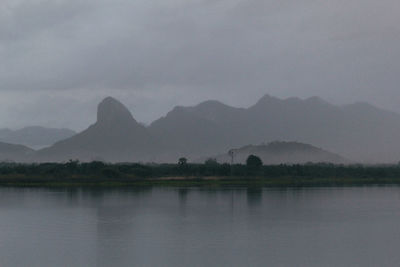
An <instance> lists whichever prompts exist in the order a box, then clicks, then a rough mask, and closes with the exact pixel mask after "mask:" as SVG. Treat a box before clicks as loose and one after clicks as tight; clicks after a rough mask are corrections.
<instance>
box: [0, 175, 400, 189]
mask: <svg viewBox="0 0 400 267" xmlns="http://www.w3.org/2000/svg"><path fill="white" fill-rule="evenodd" d="M372 185H400V177H399V178H383V177H381V178H379V177H377V178H370V177H368V178H354V177H325V178H324V177H277V178H265V177H224V176H210V177H201V178H200V177H184V176H174V177H159V178H140V179H137V178H133V179H130V178H124V179H104V178H98V179H97V178H93V177H91V178H89V177H81V178H79V177H74V178H34V177H29V178H27V177H24V178H22V179H21V178H20V177H18V178H15V179H13V178H10V177H7V179H4V178H3V177H0V187H142V186H168V187H193V186H200V187H202V186H210V187H224V186H233V187H234V186H244V187H314V186H318V187H331V186H372Z"/></svg>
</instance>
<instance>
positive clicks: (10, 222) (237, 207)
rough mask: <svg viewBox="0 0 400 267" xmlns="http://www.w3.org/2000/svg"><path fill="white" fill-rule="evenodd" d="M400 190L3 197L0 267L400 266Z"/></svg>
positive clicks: (67, 192)
mask: <svg viewBox="0 0 400 267" xmlns="http://www.w3.org/2000/svg"><path fill="white" fill-rule="evenodd" d="M399 247H400V188H399V187H389V186H385V187H379V186H376V187H343V188H341V187H327V188H280V189H279V188H277V189H273V188H218V189H212V188H173V187H153V188H150V187H149V188H139V189H137V188H136V189H135V188H114V189H101V188H92V189H90V188H70V189H62V188H52V189H41V188H4V187H3V188H0V266H398V265H399V264H400V253H399Z"/></svg>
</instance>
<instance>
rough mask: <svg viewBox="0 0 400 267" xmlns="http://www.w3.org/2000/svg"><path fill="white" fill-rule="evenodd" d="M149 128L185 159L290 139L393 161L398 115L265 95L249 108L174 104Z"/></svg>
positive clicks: (399, 154) (398, 151) (398, 153)
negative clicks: (174, 106)
mask: <svg viewBox="0 0 400 267" xmlns="http://www.w3.org/2000/svg"><path fill="white" fill-rule="evenodd" d="M149 130H150V132H152V133H153V134H154V135H156V136H161V139H162V142H164V143H166V144H168V146H169V147H170V148H172V149H175V151H178V152H177V153H172V154H171V155H174V156H176V155H175V154H179V153H180V155H182V156H183V155H184V156H186V157H188V158H199V157H202V156H208V155H212V154H217V153H219V152H220V151H227V150H228V149H229V148H231V147H240V146H243V145H246V144H257V143H258V144H259V143H262V142H272V141H274V140H295V141H298V142H302V143H308V144H313V145H316V146H318V147H324V148H326V149H328V150H329V151H335V152H336V153H339V154H340V155H343V156H344V157H346V158H348V159H354V160H357V161H363V162H398V160H399V159H400V142H398V140H399V137H400V115H399V114H396V113H393V112H389V111H386V110H382V109H379V108H376V107H374V106H372V105H369V104H365V103H356V104H352V105H346V106H335V105H332V104H330V103H328V102H326V101H324V100H322V99H320V98H318V97H312V98H309V99H305V100H302V99H300V98H288V99H279V98H275V97H271V96H269V95H266V96H264V97H262V98H261V99H260V100H259V101H258V102H257V103H256V104H255V105H253V106H251V107H249V108H234V107H230V106H227V105H224V104H222V103H219V102H216V101H207V102H204V103H201V104H199V105H197V106H194V107H177V108H175V109H173V110H172V111H171V112H169V113H168V114H167V115H166V116H165V117H162V118H160V119H158V120H156V121H155V122H153V123H152V124H151V125H150V127H149Z"/></svg>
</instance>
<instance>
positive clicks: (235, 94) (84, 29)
mask: <svg viewBox="0 0 400 267" xmlns="http://www.w3.org/2000/svg"><path fill="white" fill-rule="evenodd" d="M399 14H400V1H398V0H380V1H376V0H332V1H326V0H280V1H276V0H152V1H148V0H2V1H0V127H9V128H19V127H22V126H26V125H43V126H48V127H68V128H72V129H75V130H81V129H84V128H86V127H87V126H88V125H89V124H90V123H93V122H94V120H95V116H96V105H97V104H98V103H99V101H101V99H102V98H104V97H106V96H114V97H116V98H117V99H119V100H121V101H122V102H123V103H124V104H126V105H127V106H128V108H129V109H130V110H131V111H132V113H133V116H134V117H135V118H136V119H137V120H138V121H141V122H144V123H150V122H151V121H153V120H154V119H157V118H159V117H160V116H163V115H165V114H166V113H167V112H168V111H169V110H171V109H172V108H173V107H174V106H176V105H184V106H187V105H193V104H197V103H199V102H201V101H204V100H208V99H217V100H220V101H221V102H224V103H227V104H230V105H234V106H240V107H248V106H250V105H252V104H254V103H255V102H256V101H257V99H259V98H260V97H262V96H263V95H265V94H270V95H273V96H276V97H281V98H286V97H292V96H295V97H301V98H307V97H311V96H320V97H322V98H324V99H325V100H327V101H329V102H332V103H335V104H347V103H353V102H358V101H364V102H369V103H371V104H374V105H376V106H379V107H382V108H386V109H390V110H393V111H396V112H399V113H400V105H399V102H400V88H399V85H400V19H399Z"/></svg>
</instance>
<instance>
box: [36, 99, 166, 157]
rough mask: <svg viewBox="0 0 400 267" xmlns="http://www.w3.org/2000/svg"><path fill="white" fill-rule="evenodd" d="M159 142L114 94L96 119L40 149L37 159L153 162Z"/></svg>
mask: <svg viewBox="0 0 400 267" xmlns="http://www.w3.org/2000/svg"><path fill="white" fill-rule="evenodd" d="M158 149H159V148H158V145H157V141H156V139H155V138H153V137H152V136H151V134H150V133H149V132H148V131H147V129H146V128H145V127H144V126H142V125H140V124H139V123H138V122H137V121H136V120H135V119H134V118H133V117H132V114H131V113H130V112H129V110H128V109H127V108H126V107H125V106H124V105H123V104H122V103H120V102H119V101H117V100H116V99H114V98H112V97H107V98H105V99H104V100H103V101H102V102H101V103H100V104H99V106H98V109H97V121H96V123H95V124H93V125H91V126H90V127H89V128H88V129H86V130H85V131H83V132H81V133H79V134H77V135H75V136H72V137H70V138H68V139H66V140H62V141H59V142H57V143H56V144H54V145H53V146H51V147H49V148H45V149H42V150H40V151H38V152H37V154H36V159H38V160H41V161H43V160H46V161H63V160H69V159H79V160H83V161H90V160H99V159H101V160H106V161H112V162H114V161H152V160H155V159H154V158H153V157H155V156H156V154H155V152H156V151H157V150H158Z"/></svg>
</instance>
